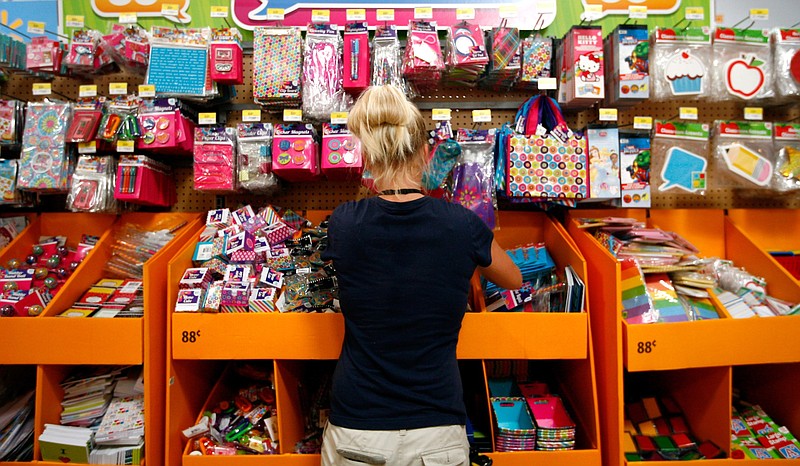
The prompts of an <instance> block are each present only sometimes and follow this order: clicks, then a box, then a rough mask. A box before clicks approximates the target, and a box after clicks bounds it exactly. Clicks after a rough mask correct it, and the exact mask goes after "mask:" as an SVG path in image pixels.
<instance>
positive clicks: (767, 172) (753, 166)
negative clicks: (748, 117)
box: [712, 121, 776, 189]
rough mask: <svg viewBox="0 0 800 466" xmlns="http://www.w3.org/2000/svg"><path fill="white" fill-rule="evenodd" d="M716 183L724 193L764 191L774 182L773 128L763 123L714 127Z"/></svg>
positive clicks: (721, 123) (732, 123)
mask: <svg viewBox="0 0 800 466" xmlns="http://www.w3.org/2000/svg"><path fill="white" fill-rule="evenodd" d="M712 150H713V152H714V160H715V172H716V174H717V175H718V177H715V183H716V184H718V186H719V187H721V188H724V189H736V188H744V189H765V188H769V187H770V186H771V185H772V184H773V181H774V171H775V170H774V168H775V162H776V161H775V152H774V146H773V139H772V124H771V123H764V122H760V121H716V122H715V123H714V140H713V141H712Z"/></svg>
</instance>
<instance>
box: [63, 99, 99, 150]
mask: <svg viewBox="0 0 800 466" xmlns="http://www.w3.org/2000/svg"><path fill="white" fill-rule="evenodd" d="M104 103H105V98H99V99H89V98H83V99H79V100H78V102H76V103H75V105H74V107H73V108H74V111H75V113H74V115H73V118H72V124H70V125H69V129H68V130H67V142H86V141H93V140H94V139H95V137H96V136H97V129H98V127H99V126H100V120H101V119H102V118H103V105H104Z"/></svg>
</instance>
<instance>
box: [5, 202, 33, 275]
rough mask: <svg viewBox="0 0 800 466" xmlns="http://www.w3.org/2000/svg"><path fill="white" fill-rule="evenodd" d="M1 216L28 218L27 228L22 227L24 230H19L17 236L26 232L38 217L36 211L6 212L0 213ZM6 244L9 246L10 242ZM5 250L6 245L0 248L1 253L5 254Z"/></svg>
mask: <svg viewBox="0 0 800 466" xmlns="http://www.w3.org/2000/svg"><path fill="white" fill-rule="evenodd" d="M0 217H3V218H5V217H25V218H26V219H27V220H28V224H27V225H26V226H25V228H23V229H22V231H19V232H17V236H19V235H21V234H23V233H24V232H25V230H27V229H28V227H30V226H31V222H33V220H34V219H36V214H35V213H31V212H18V213H14V212H4V213H2V214H0ZM9 244H10V242H9ZM6 246H8V244H7V245H6ZM4 251H5V247H2V248H0V254H3V252H4ZM22 259H23V258H20V260H22ZM0 265H3V266H4V265H5V264H3V263H0Z"/></svg>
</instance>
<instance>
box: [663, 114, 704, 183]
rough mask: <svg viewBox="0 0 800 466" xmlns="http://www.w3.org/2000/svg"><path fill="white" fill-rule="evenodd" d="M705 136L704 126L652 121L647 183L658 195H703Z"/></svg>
mask: <svg viewBox="0 0 800 466" xmlns="http://www.w3.org/2000/svg"><path fill="white" fill-rule="evenodd" d="M708 136H709V127H708V124H706V123H689V122H683V121H660V120H659V121H656V125H655V132H654V136H653V149H652V155H653V156H652V160H651V166H650V174H651V181H650V183H651V185H652V186H655V187H656V190H657V192H658V193H667V192H669V193H670V194H691V195H696V196H704V195H705V193H706V189H707V188H708V184H707V183H708V180H707V173H708V153H709V152H708V151H709V146H708Z"/></svg>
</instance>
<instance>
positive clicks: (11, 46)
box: [0, 34, 27, 71]
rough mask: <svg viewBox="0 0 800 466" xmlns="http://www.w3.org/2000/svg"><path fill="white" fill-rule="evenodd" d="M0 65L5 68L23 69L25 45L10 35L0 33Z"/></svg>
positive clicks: (25, 58) (24, 68) (25, 52)
mask: <svg viewBox="0 0 800 466" xmlns="http://www.w3.org/2000/svg"><path fill="white" fill-rule="evenodd" d="M0 66H2V67H3V68H5V69H7V70H15V71H25V70H26V66H27V45H26V44H25V43H24V42H22V41H20V40H17V39H14V38H13V37H11V36H7V35H5V34H0Z"/></svg>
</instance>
